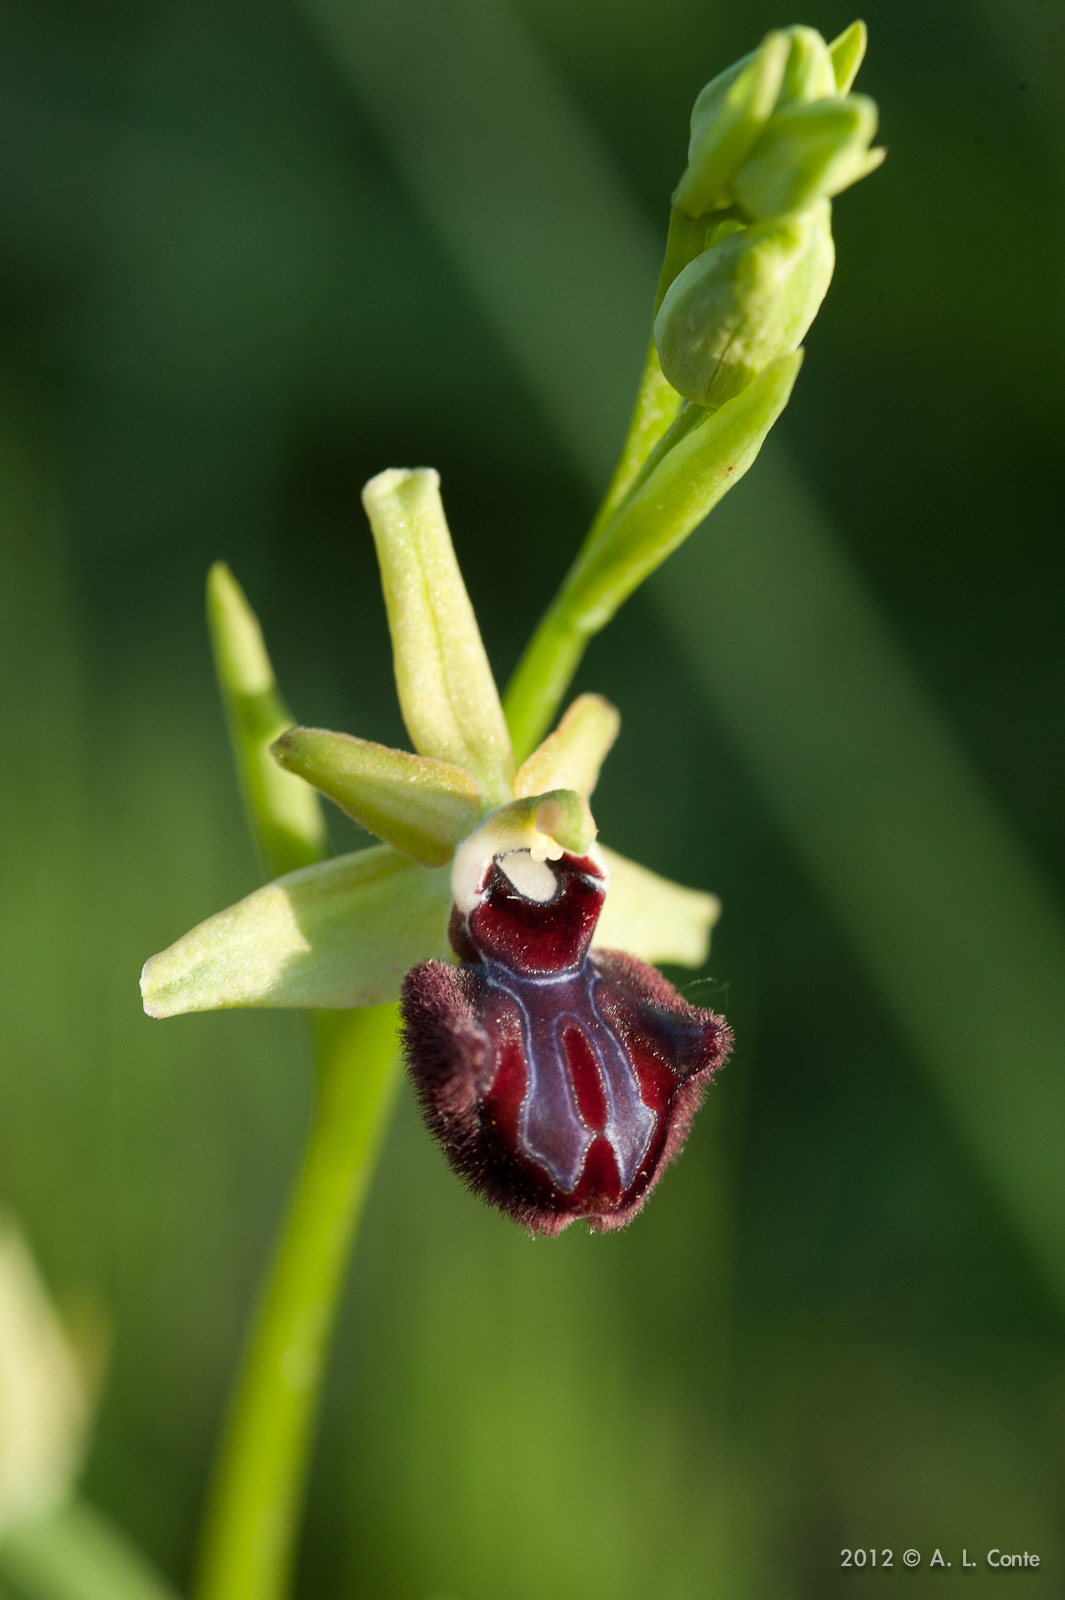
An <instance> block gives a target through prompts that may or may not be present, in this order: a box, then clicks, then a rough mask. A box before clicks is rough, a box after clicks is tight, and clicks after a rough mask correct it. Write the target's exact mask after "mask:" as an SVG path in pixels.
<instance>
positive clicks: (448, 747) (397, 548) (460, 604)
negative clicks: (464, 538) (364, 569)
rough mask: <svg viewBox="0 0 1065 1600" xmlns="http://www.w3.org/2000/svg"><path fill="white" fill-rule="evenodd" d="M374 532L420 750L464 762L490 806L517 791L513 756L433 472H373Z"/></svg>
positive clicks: (410, 722)
mask: <svg viewBox="0 0 1065 1600" xmlns="http://www.w3.org/2000/svg"><path fill="white" fill-rule="evenodd" d="M362 502H363V505H364V506H365V507H366V514H367V516H368V517H369V519H370V526H371V528H372V529H373V536H374V542H375V544H376V546H377V559H378V562H379V563H380V567H381V584H382V588H383V589H384V596H385V606H386V608H387V611H388V625H389V628H390V630H391V633H392V650H393V656H394V660H395V672H396V687H397V690H398V692H399V703H400V708H401V710H402V712H403V720H404V722H405V723H406V725H407V732H408V733H409V734H410V737H411V743H412V744H413V745H414V748H415V750H417V751H418V753H419V755H423V756H431V757H433V758H435V759H436V760H438V761H447V762H450V763H451V764H452V765H453V766H458V767H465V769H466V771H467V772H469V773H472V775H473V776H474V778H476V779H477V781H478V782H479V784H480V785H481V788H482V789H483V790H484V792H485V795H486V797H487V799H488V802H489V804H491V803H492V802H498V801H500V800H502V799H504V798H505V797H506V796H507V795H509V793H510V782H511V779H512V778H513V776H514V755H513V751H512V750H511V745H510V735H509V734H508V733H507V726H506V722H505V721H504V718H503V708H502V706H501V705H500V703H499V694H498V692H497V690H496V686H495V680H494V679H493V677H492V669H491V668H490V666H489V665H488V658H487V656H486V655H485V652H484V645H483V644H482V643H481V635H480V632H479V631H478V628H477V619H476V617H475V616H474V614H473V607H472V606H471V604H470V599H469V596H468V594H467V593H466V586H465V584H464V583H463V581H462V574H461V573H460V571H459V566H458V562H457V561H456V559H455V552H454V549H453V547H452V544H451V535H450V533H449V532H448V526H447V522H446V520H445V517H444V508H443V505H442V504H441V500H440V475H439V473H437V472H434V471H433V470H432V469H431V468H418V469H416V470H409V471H408V470H400V469H397V468H392V469H390V470H389V471H387V472H381V473H379V474H378V475H377V477H376V478H371V479H370V481H369V483H368V484H367V485H366V487H365V489H364V490H363V492H362Z"/></svg>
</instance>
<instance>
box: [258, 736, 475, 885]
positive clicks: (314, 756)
mask: <svg viewBox="0 0 1065 1600" xmlns="http://www.w3.org/2000/svg"><path fill="white" fill-rule="evenodd" d="M271 749H272V751H273V755H274V759H275V760H276V761H278V762H279V763H280V765H281V766H282V767H284V769H285V771H286V772H294V773H296V774H298V776H299V777H301V778H304V779H305V780H306V781H307V782H308V783H312V784H313V785H314V787H315V788H316V789H319V790H321V792H322V793H323V794H325V795H328V796H329V798H330V800H333V801H335V802H336V804H337V805H338V806H340V808H341V809H342V810H343V811H346V812H347V814H348V816H349V817H354V819H355V821H356V822H358V823H361V825H362V826H363V827H364V828H367V829H369V831H370V832H371V833H375V834H376V835H377V837H378V838H379V839H383V840H384V842H385V843H386V844H390V845H392V846H393V847H394V848H395V849H396V850H401V851H402V852H403V853H404V854H405V855H408V856H411V857H413V859H414V860H415V861H420V862H421V863H422V865H423V866H426V867H439V866H443V864H444V862H445V861H449V860H450V859H451V856H452V853H453V851H454V849H455V846H456V845H457V844H458V842H459V840H460V839H463V838H465V836H466V835H467V834H468V833H469V832H470V830H471V829H472V828H474V827H476V825H477V821H478V819H479V817H480V816H481V814H482V812H483V810H484V806H483V805H482V802H481V793H480V790H479V789H478V787H477V784H476V783H475V782H474V780H473V778H471V777H470V775H469V773H468V772H467V771H466V770H465V769H464V768H463V767H456V766H452V765H451V764H450V763H449V762H446V761H434V760H433V759H432V758H431V757H429V756H415V755H411V754H410V753H409V751H406V750H391V749H389V748H388V746H387V745H383V744H373V743H371V741H370V740H368V739H355V738H353V737H352V736H351V735H350V734H347V733H330V732H328V731H327V730H326V729H324V728H289V729H288V730H287V731H286V732H285V733H283V734H282V735H281V737H280V738H279V739H276V740H275V741H274V743H273V745H272V746H271Z"/></svg>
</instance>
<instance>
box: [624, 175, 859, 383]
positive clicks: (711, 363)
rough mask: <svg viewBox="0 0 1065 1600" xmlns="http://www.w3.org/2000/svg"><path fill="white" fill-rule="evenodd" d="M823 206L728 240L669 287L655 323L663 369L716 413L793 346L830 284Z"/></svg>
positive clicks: (698, 259) (829, 243)
mask: <svg viewBox="0 0 1065 1600" xmlns="http://www.w3.org/2000/svg"><path fill="white" fill-rule="evenodd" d="M834 262H835V253H834V250H833V245H832V230H831V227H830V213H829V204H828V201H827V200H822V201H820V202H818V203H816V204H814V205H813V206H811V207H809V208H808V209H807V210H806V211H804V212H802V213H799V214H797V215H795V216H792V217H787V218H784V219H782V220H780V221H774V222H765V223H760V224H758V225H756V226H754V227H750V228H746V229H744V230H743V231H741V232H738V233H732V234H729V235H728V236H727V237H726V238H723V239H722V240H721V241H720V242H719V243H718V244H715V245H714V246H713V247H712V248H711V249H709V250H707V251H705V252H704V253H703V254H702V255H701V256H698V257H696V259H695V260H694V261H693V262H691V263H690V265H688V266H687V267H685V269H684V271H683V272H682V273H680V275H679V276H678V277H677V278H675V279H674V281H673V283H672V284H671V285H670V287H669V290H668V292H667V294H666V297H665V299H664V300H663V302H662V306H661V309H660V310H659V313H658V316H657V317H656V318H655V328H654V334H655V344H656V346H657V348H658V359H659V361H660V362H661V366H662V371H663V373H664V374H665V376H666V377H667V378H668V379H669V381H670V383H671V384H672V385H673V387H674V388H675V389H677V390H678V391H679V393H680V394H682V395H684V396H685V397H686V398H687V399H689V400H695V401H697V402H698V404H699V405H701V406H707V407H716V406H720V405H722V404H723V403H724V402H725V401H726V400H730V399H731V398H732V397H733V396H734V395H737V394H739V393H740V391H741V390H742V389H744V388H745V387H746V386H747V384H749V383H750V382H751V380H752V379H753V378H754V377H755V376H756V375H757V374H758V373H759V372H761V371H762V370H763V369H764V368H765V367H767V366H769V364H770V363H771V362H773V361H776V360H777V359H778V358H779V357H780V356H784V355H788V354H790V353H791V351H793V350H795V349H797V348H798V346H799V344H800V343H801V342H802V339H803V338H804V336H805V334H806V331H807V329H808V328H809V326H810V324H811V322H812V321H813V319H814V317H815V316H816V314H817V310H818V307H819V306H820V304H821V301H822V300H823V299H824V297H825V292H826V290H827V289H828V285H829V282H830V280H831V277H832V268H833V265H834Z"/></svg>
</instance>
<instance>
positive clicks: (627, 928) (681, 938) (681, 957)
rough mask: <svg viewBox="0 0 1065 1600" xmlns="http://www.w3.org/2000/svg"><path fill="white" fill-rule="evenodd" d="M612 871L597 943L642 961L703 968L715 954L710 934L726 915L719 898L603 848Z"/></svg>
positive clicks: (601, 847) (600, 919)
mask: <svg viewBox="0 0 1065 1600" xmlns="http://www.w3.org/2000/svg"><path fill="white" fill-rule="evenodd" d="M600 849H601V850H602V852H603V855H604V856H605V857H606V863H607V866H608V867H609V868H610V889H609V892H608V893H607V897H606V902H605V904H604V906H603V911H602V915H601V916H600V918H599V924H598V926H597V928H596V930H595V939H594V940H593V944H595V945H596V946H598V947H599V948H600V949H604V950H614V949H616V950H627V951H628V952H629V954H630V955H634V956H639V957H640V959H641V961H656V962H660V961H666V962H674V963H676V965H677V966H681V967H701V966H702V964H703V962H704V961H705V960H706V958H707V956H708V955H709V953H710V930H711V928H712V927H713V926H714V923H715V922H716V921H717V919H718V917H719V916H720V915H721V902H720V900H718V899H717V897H716V895H712V894H704V893H702V891H701V890H699V889H685V888H684V887H683V886H682V885H681V884H679V883H671V882H670V881H669V879H668V878H660V877H659V876H658V874H657V873H655V872H649V871H648V870H647V868H646V867H641V866H639V865H638V864H637V863H636V862H635V861H629V860H627V859H626V857H625V856H619V855H618V853H617V851H615V850H607V849H606V848H605V847H604V846H602V845H600Z"/></svg>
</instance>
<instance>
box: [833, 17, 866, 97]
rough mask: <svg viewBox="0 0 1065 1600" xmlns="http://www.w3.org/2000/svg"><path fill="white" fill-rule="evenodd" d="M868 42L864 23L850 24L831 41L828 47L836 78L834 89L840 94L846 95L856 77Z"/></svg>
mask: <svg viewBox="0 0 1065 1600" xmlns="http://www.w3.org/2000/svg"><path fill="white" fill-rule="evenodd" d="M868 42H869V33H868V30H867V28H866V26H865V23H864V22H852V23H851V25H850V27H849V28H844V30H843V32H842V33H841V34H840V35H839V37H838V38H836V39H833V40H832V43H831V44H830V45H829V47H828V53H829V55H830V56H831V57H832V71H833V72H834V73H835V76H836V88H837V89H838V90H839V92H840V94H846V93H847V91H848V90H849V89H850V87H851V84H852V83H853V82H854V80H855V78H856V77H857V76H858V68H859V67H860V66H861V64H862V62H863V61H864V60H865V47H866V45H867V44H868Z"/></svg>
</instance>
